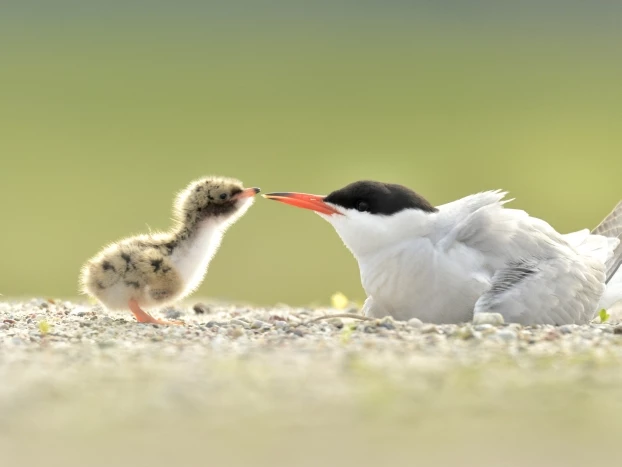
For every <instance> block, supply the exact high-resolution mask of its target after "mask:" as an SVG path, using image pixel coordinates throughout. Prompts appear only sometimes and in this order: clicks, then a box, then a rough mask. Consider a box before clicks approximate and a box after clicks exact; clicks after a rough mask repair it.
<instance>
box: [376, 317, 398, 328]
mask: <svg viewBox="0 0 622 467" xmlns="http://www.w3.org/2000/svg"><path fill="white" fill-rule="evenodd" d="M378 326H381V327H383V328H385V329H389V330H392V329H395V321H394V320H393V318H391V317H390V316H385V317H384V318H382V319H381V320H380V322H379V323H378Z"/></svg>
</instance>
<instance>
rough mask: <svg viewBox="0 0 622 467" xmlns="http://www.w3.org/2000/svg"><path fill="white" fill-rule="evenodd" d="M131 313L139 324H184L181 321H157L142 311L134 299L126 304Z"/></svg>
mask: <svg viewBox="0 0 622 467" xmlns="http://www.w3.org/2000/svg"><path fill="white" fill-rule="evenodd" d="M128 305H129V307H130V310H131V312H132V313H133V314H134V317H135V318H136V321H138V322H139V323H151V324H176V325H180V324H184V323H182V322H181V321H166V320H163V319H157V318H154V317H153V316H151V315H150V314H149V313H147V312H146V311H144V310H143V309H142V308H141V307H140V306H139V305H138V302H137V301H136V300H134V299H132V300H130V301H129V302H128Z"/></svg>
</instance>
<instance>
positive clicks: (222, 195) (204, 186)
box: [174, 177, 259, 224]
mask: <svg viewBox="0 0 622 467" xmlns="http://www.w3.org/2000/svg"><path fill="white" fill-rule="evenodd" d="M257 193H259V188H244V186H243V185H242V182H240V181H239V180H236V179H233V178H225V177H205V178H201V179H199V180H195V181H193V182H192V183H190V185H188V186H187V187H186V188H185V189H184V190H183V191H181V192H180V193H179V194H178V195H177V199H176V200H175V206H174V214H175V218H176V219H177V220H178V221H180V222H182V223H185V224H193V223H196V222H201V221H204V220H213V221H215V222H218V223H224V224H226V223H232V222H235V220H237V219H238V218H239V217H241V216H242V215H243V214H244V213H245V212H246V210H247V209H248V208H249V207H250V206H251V205H252V204H253V201H254V199H255V198H254V197H255V195H256V194H257Z"/></svg>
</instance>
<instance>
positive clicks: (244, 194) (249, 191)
mask: <svg viewBox="0 0 622 467" xmlns="http://www.w3.org/2000/svg"><path fill="white" fill-rule="evenodd" d="M260 191H261V190H260V189H259V188H246V189H245V190H242V191H241V192H239V193H238V194H237V195H235V198H236V199H242V198H251V197H253V196H255V195H256V194H257V193H259V192H260Z"/></svg>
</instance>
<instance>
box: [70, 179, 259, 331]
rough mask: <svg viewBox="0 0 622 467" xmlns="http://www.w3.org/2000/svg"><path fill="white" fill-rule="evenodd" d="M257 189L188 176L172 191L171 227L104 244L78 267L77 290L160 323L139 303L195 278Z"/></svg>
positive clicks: (166, 300)
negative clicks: (182, 185) (176, 192)
mask: <svg viewBox="0 0 622 467" xmlns="http://www.w3.org/2000/svg"><path fill="white" fill-rule="evenodd" d="M258 191H259V190H258V189H256V188H249V189H246V190H243V189H242V184H241V183H240V182H239V181H237V180H232V179H226V178H222V177H210V178H204V179H201V180H197V181H195V182H192V183H191V184H190V185H189V186H188V187H187V188H186V189H185V190H184V191H182V192H181V193H180V194H179V195H178V197H177V201H176V203H175V213H174V214H175V219H176V221H177V222H176V225H175V227H174V228H173V229H172V230H171V231H169V232H164V233H154V234H149V235H138V236H134V237H129V238H126V239H123V240H121V241H118V242H115V243H113V244H111V245H108V246H107V247H105V248H104V249H103V250H102V251H101V252H100V253H98V254H97V255H96V256H94V257H93V258H91V259H90V260H89V261H88V262H87V263H86V264H85V265H84V267H83V269H82V274H81V284H82V290H83V292H84V293H87V294H89V295H91V296H93V297H95V298H96V299H97V300H99V301H100V302H101V303H102V305H104V306H105V307H106V308H108V309H110V310H124V309H128V308H129V309H130V310H131V311H132V312H133V313H134V314H135V316H136V317H137V319H138V320H139V321H143V322H155V323H160V324H164V323H165V322H164V321H161V320H156V319H154V318H151V316H150V315H148V314H147V313H145V312H144V311H143V310H142V308H153V307H162V306H165V305H167V304H170V303H173V302H175V301H177V300H180V299H182V298H184V297H186V296H187V295H189V294H190V293H192V292H193V291H194V290H195V289H196V288H197V287H198V286H199V285H200V284H201V282H202V281H203V278H204V277H205V274H206V273H207V269H208V266H209V263H210V261H211V259H212V257H213V256H214V254H215V253H216V251H217V250H218V248H219V246H220V243H221V240H222V237H223V235H224V233H225V231H226V230H227V228H228V227H229V226H231V225H232V224H233V223H234V222H235V221H236V220H237V219H239V218H240V217H241V216H242V215H243V214H244V213H245V212H246V210H247V209H248V208H249V207H250V206H251V204H252V202H253V196H254V195H255V194H256V193H257V192H258ZM221 196H222V198H221Z"/></svg>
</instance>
